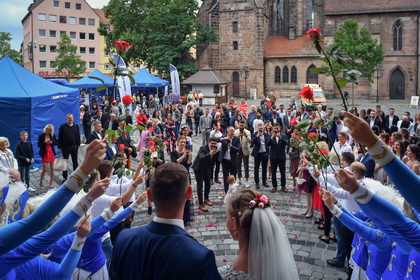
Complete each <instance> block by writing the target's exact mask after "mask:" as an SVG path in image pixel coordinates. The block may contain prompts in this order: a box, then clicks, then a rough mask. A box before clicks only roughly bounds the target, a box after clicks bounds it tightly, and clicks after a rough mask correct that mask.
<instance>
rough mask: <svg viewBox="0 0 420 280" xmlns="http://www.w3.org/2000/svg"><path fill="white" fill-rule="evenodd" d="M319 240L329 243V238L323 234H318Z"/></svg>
mask: <svg viewBox="0 0 420 280" xmlns="http://www.w3.org/2000/svg"><path fill="white" fill-rule="evenodd" d="M319 240H321V241H322V242H324V243H327V244H330V238H326V236H325V235H320V236H319Z"/></svg>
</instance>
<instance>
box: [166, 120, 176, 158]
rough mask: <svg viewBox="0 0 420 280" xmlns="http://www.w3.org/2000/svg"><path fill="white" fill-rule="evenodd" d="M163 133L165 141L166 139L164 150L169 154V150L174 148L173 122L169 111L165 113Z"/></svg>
mask: <svg viewBox="0 0 420 280" xmlns="http://www.w3.org/2000/svg"><path fill="white" fill-rule="evenodd" d="M165 135H166V141H168V143H167V144H166V151H167V152H168V154H170V153H171V151H174V150H175V149H176V137H175V122H174V121H173V120H172V114H171V113H168V114H167V115H166V121H165Z"/></svg>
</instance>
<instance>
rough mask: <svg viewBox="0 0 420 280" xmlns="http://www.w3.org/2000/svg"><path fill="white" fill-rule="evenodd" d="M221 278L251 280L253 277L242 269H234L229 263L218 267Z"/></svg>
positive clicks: (223, 279) (226, 279)
mask: <svg viewBox="0 0 420 280" xmlns="http://www.w3.org/2000/svg"><path fill="white" fill-rule="evenodd" d="M217 270H218V272H219V274H220V277H221V278H222V280H252V279H253V278H252V277H251V276H249V275H248V274H246V273H245V272H243V271H236V270H233V268H232V267H231V266H230V265H225V266H221V267H219V268H218V269H217Z"/></svg>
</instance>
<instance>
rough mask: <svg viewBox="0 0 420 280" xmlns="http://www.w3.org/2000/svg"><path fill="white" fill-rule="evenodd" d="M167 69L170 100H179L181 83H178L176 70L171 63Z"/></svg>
mask: <svg viewBox="0 0 420 280" xmlns="http://www.w3.org/2000/svg"><path fill="white" fill-rule="evenodd" d="M169 71H170V73H171V84H172V100H173V102H178V101H179V96H180V95H181V85H180V83H179V74H178V70H177V69H176V67H175V66H173V65H172V64H170V65H169Z"/></svg>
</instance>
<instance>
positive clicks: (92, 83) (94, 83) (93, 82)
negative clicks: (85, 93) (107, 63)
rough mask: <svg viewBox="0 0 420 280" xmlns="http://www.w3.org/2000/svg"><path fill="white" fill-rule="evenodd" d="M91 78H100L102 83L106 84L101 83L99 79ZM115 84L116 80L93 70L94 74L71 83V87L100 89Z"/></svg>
mask: <svg viewBox="0 0 420 280" xmlns="http://www.w3.org/2000/svg"><path fill="white" fill-rule="evenodd" d="M89 77H95V78H99V79H101V80H102V81H104V83H102V82H101V81H99V80H97V79H92V78H89ZM113 84H114V79H112V78H111V77H109V76H107V75H105V74H104V73H102V72H101V71H99V70H98V69H95V70H93V72H92V73H90V74H88V75H86V76H85V77H83V78H81V79H79V80H77V81H75V82H73V83H70V85H69V87H72V88H98V87H103V86H112V85H113Z"/></svg>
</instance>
